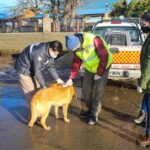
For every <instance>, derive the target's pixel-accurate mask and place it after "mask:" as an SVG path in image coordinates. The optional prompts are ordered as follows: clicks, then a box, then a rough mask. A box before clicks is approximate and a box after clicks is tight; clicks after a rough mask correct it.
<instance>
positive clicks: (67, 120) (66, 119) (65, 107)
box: [63, 104, 70, 122]
mask: <svg viewBox="0 0 150 150" xmlns="http://www.w3.org/2000/svg"><path fill="white" fill-rule="evenodd" d="M68 106H69V105H68V104H64V105H63V113H64V121H65V122H70V120H69V119H68V118H67V113H68Z"/></svg>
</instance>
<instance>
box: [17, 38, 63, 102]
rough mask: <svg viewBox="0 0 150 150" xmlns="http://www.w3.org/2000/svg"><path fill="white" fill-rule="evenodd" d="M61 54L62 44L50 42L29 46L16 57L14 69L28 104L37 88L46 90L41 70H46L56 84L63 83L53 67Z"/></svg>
mask: <svg viewBox="0 0 150 150" xmlns="http://www.w3.org/2000/svg"><path fill="white" fill-rule="evenodd" d="M61 53H62V44H61V43H60V42H59V41H51V42H43V43H35V44H31V45H29V46H27V47H26V48H25V49H24V50H23V51H22V52H21V54H20V55H19V56H18V58H17V60H16V63H15V69H16V71H17V72H18V74H19V79H20V83H21V87H22V89H23V92H24V94H25V97H26V99H27V101H28V103H29V102H30V100H31V97H32V95H33V93H34V92H35V90H36V89H37V88H46V85H45V81H44V78H43V75H42V70H44V69H46V68H47V69H48V71H49V72H50V74H51V76H52V77H53V78H54V80H56V81H57V83H59V84H63V83H64V82H63V80H61V79H60V77H59V76H58V74H57V72H56V69H55V66H54V59H55V58H56V57H57V56H58V55H59V54H61Z"/></svg>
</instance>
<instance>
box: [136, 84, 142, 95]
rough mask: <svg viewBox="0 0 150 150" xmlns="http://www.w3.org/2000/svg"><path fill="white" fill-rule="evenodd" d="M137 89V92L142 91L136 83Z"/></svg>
mask: <svg viewBox="0 0 150 150" xmlns="http://www.w3.org/2000/svg"><path fill="white" fill-rule="evenodd" d="M137 91H138V92H139V93H142V92H143V90H142V88H141V87H140V86H138V85H137Z"/></svg>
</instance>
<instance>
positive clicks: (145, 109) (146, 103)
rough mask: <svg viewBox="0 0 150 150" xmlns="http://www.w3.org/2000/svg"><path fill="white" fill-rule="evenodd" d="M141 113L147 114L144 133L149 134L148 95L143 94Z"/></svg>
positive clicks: (149, 104) (149, 100)
mask: <svg viewBox="0 0 150 150" xmlns="http://www.w3.org/2000/svg"><path fill="white" fill-rule="evenodd" d="M142 111H144V112H147V124H146V133H150V94H149V93H145V95H144V97H143V102H142Z"/></svg>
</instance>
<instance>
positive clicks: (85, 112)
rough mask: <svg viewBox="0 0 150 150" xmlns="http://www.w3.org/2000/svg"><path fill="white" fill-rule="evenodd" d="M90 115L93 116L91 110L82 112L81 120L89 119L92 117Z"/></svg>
mask: <svg viewBox="0 0 150 150" xmlns="http://www.w3.org/2000/svg"><path fill="white" fill-rule="evenodd" d="M90 115H91V110H89V109H88V110H87V111H83V110H82V111H81V112H80V118H87V117H90Z"/></svg>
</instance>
